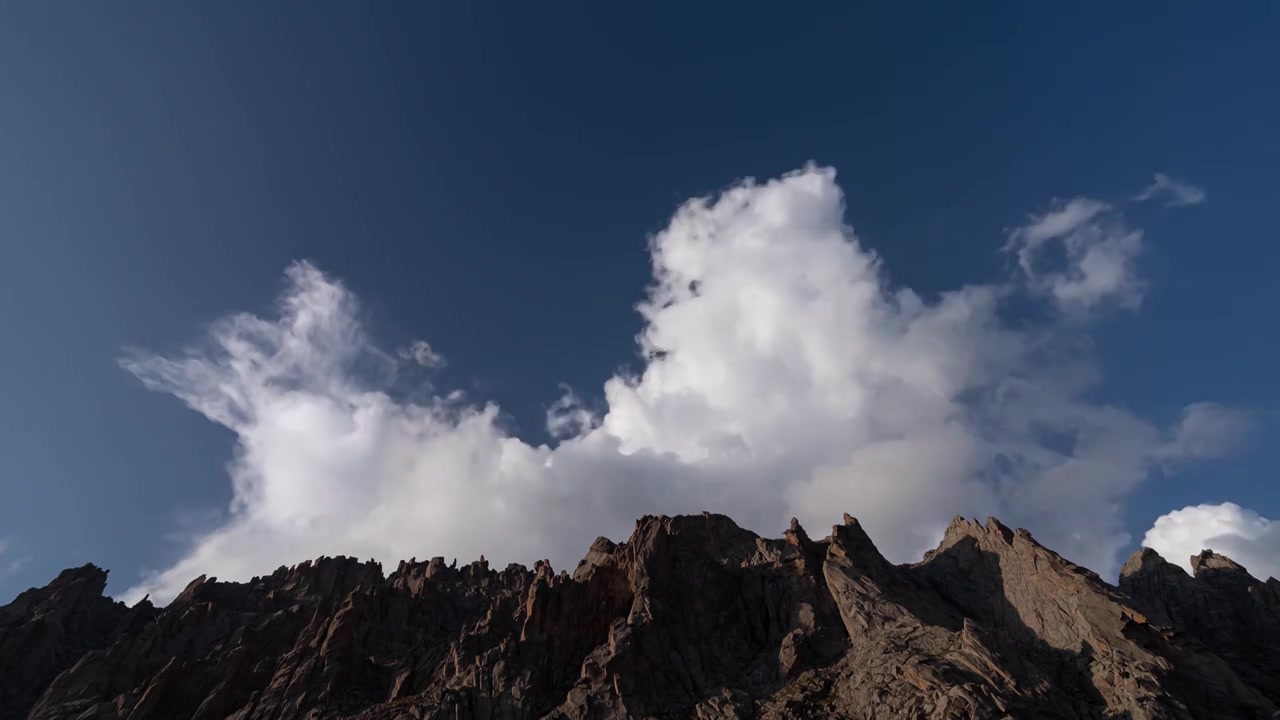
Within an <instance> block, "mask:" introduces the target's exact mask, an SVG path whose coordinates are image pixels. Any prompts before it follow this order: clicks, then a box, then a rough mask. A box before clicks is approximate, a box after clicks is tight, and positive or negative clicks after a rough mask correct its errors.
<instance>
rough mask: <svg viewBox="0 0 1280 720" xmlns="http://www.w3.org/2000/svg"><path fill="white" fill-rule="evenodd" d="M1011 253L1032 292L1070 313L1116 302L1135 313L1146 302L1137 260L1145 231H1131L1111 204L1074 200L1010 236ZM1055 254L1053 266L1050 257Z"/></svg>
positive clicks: (1009, 248)
mask: <svg viewBox="0 0 1280 720" xmlns="http://www.w3.org/2000/svg"><path fill="white" fill-rule="evenodd" d="M1005 250H1006V251H1007V252H1013V253H1015V254H1016V255H1017V258H1018V267H1019V268H1020V269H1021V270H1022V274H1023V278H1024V279H1025V281H1026V282H1027V284H1028V285H1029V286H1030V287H1031V288H1032V289H1034V290H1036V291H1039V292H1041V293H1043V294H1045V295H1047V296H1048V297H1050V298H1052V299H1053V301H1054V302H1055V303H1057V305H1058V306H1059V307H1060V308H1061V309H1063V310H1065V311H1068V312H1074V313H1080V312H1085V311H1088V310H1092V309H1093V308H1095V307H1097V306H1099V305H1102V304H1104V303H1109V302H1113V303H1115V304H1118V305H1120V306H1121V307H1124V308H1128V309H1136V308H1137V307H1138V306H1139V305H1140V304H1141V302H1142V292H1143V283H1142V281H1141V280H1139V279H1138V271H1137V258H1138V255H1139V254H1140V253H1141V252H1142V232H1141V231H1137V230H1129V229H1128V228H1127V227H1125V225H1124V222H1123V221H1122V219H1121V218H1120V217H1119V215H1118V213H1116V212H1114V210H1113V208H1112V207H1111V206H1110V205H1108V204H1107V203H1104V202H1100V201H1098V200H1092V199H1089V198H1074V199H1072V200H1070V201H1069V202H1066V203H1060V204H1059V205H1058V206H1057V207H1056V208H1054V209H1053V210H1051V211H1049V212H1047V213H1045V214H1043V215H1032V216H1031V217H1030V221H1029V222H1028V224H1027V225H1025V226H1023V227H1020V228H1017V229H1015V230H1014V231H1012V232H1011V233H1009V241H1008V243H1007V244H1006V245H1005ZM1052 250H1057V251H1058V254H1059V255H1061V259H1060V260H1059V261H1058V262H1057V263H1056V264H1055V263H1053V262H1051V259H1050V258H1047V257H1046V256H1051V255H1052V252H1051V251H1052Z"/></svg>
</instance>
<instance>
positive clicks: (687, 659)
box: [0, 514, 1280, 720]
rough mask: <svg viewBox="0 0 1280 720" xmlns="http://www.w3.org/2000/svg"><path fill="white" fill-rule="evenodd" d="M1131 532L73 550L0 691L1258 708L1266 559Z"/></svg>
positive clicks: (3, 694) (771, 711) (355, 705)
mask: <svg viewBox="0 0 1280 720" xmlns="http://www.w3.org/2000/svg"><path fill="white" fill-rule="evenodd" d="M1194 565H1195V569H1196V572H1195V575H1194V577H1193V576H1191V575H1187V574H1186V573H1185V572H1183V571H1182V570H1181V569H1180V568H1178V567H1177V566H1174V565H1170V564H1169V563H1166V562H1165V561H1164V560H1162V559H1161V558H1160V557H1159V556H1158V555H1156V554H1155V553H1153V552H1152V551H1150V550H1142V551H1140V552H1138V553H1135V554H1134V556H1133V557H1132V558H1130V560H1129V562H1128V563H1126V565H1125V568H1124V573H1123V576H1122V578H1121V582H1120V587H1119V588H1117V587H1114V586H1112V585H1110V584H1108V583H1106V582H1104V581H1103V580H1101V579H1100V578H1099V577H1098V576H1097V575H1095V574H1094V573H1092V572H1090V571H1088V570H1086V569H1084V568H1081V567H1078V566H1076V565H1073V564H1072V563H1070V562H1068V561H1067V560H1064V559H1063V558H1061V557H1059V556H1058V555H1057V554H1056V553H1054V552H1052V551H1051V550H1049V549H1047V548H1045V547H1043V546H1041V545H1040V544H1039V543H1037V542H1036V541H1035V540H1034V539H1033V538H1032V537H1031V535H1030V534H1029V533H1027V532H1026V531H1024V530H1016V531H1015V530H1010V529H1009V528H1007V527H1005V526H1003V525H1001V524H1000V523H999V522H998V521H996V520H994V519H990V520H988V521H987V522H986V523H978V522H973V521H968V520H965V519H963V518H956V520H954V521H953V522H952V523H951V525H950V527H949V528H948V529H947V532H946V536H945V537H944V539H943V541H942V543H941V545H940V546H939V547H938V548H937V549H936V550H933V551H931V552H929V553H928V554H927V555H926V556H925V558H924V560H923V561H921V562H919V563H916V564H913V565H893V564H891V563H889V562H888V561H886V560H885V559H884V557H883V556H881V555H880V553H879V552H878V551H877V550H876V548H875V545H874V544H873V543H872V541H871V540H870V538H868V537H867V535H866V533H865V532H864V531H863V529H862V527H861V525H860V524H859V523H858V521H857V520H854V519H853V518H851V517H848V516H845V522H844V524H842V525H838V526H836V527H835V528H834V529H833V531H832V533H831V535H830V536H829V537H827V538H825V539H822V540H813V539H811V538H810V537H809V536H808V535H807V534H806V533H805V531H804V530H803V529H802V528H801V527H800V526H799V525H798V524H796V523H795V522H794V521H793V522H792V526H791V529H790V530H788V531H787V532H786V533H785V536H784V538H783V539H781V540H770V539H764V538H760V537H758V536H756V535H755V534H754V533H751V532H749V531H746V530H743V529H742V528H740V527H738V526H737V525H735V524H734V523H733V521H732V520H730V519H729V518H727V517H724V516H722V515H712V514H703V515H701V516H681V517H674V518H669V517H645V518H642V519H641V520H639V521H638V522H637V523H636V529H635V532H634V533H633V534H632V536H631V538H630V539H629V540H627V542H625V543H621V544H616V543H614V542H611V541H609V540H607V539H605V538H600V539H599V540H597V541H596V542H595V543H594V544H593V545H592V546H591V549H590V550H589V552H588V553H587V556H586V558H585V559H584V560H583V561H582V562H581V563H580V564H579V565H578V567H577V568H576V569H575V570H574V572H573V574H572V575H569V574H568V573H565V572H560V573H559V574H556V573H555V572H553V571H552V569H551V567H550V566H549V565H547V564H546V563H538V564H536V565H535V566H534V568H533V569H532V570H529V569H526V568H524V567H522V566H518V565H512V566H509V567H507V568H506V569H505V570H501V571H499V570H494V569H491V568H490V567H489V566H488V564H487V563H485V562H484V560H483V559H481V560H480V561H479V562H474V563H471V564H470V565H466V566H463V567H460V568H459V567H456V566H455V565H446V564H445V562H444V560H443V559H442V558H435V559H433V560H431V561H430V562H426V563H418V562H412V561H411V562H407V563H405V562H402V563H400V566H399V567H398V568H396V570H395V572H393V573H391V574H390V575H389V576H385V575H384V574H383V571H382V567H381V566H380V565H379V564H377V563H374V562H365V563H362V562H358V561H356V560H354V559H349V558H342V557H339V558H320V559H319V560H315V561H313V562H304V563H302V564H301V565H297V566H295V567H292V568H281V569H279V570H277V571H276V572H275V573H274V574H272V575H270V576H267V577H261V578H255V579H254V580H252V581H250V582H248V583H227V582H218V581H217V580H215V579H213V578H204V577H201V578H198V579H196V580H195V581H193V582H192V583H191V584H190V586H188V587H187V589H186V590H185V591H183V592H182V594H181V595H180V596H179V597H178V598H176V599H175V600H174V601H173V602H172V603H170V604H169V606H168V607H166V608H163V609H160V610H157V609H156V608H154V607H152V606H151V605H150V603H147V602H146V601H144V602H142V603H140V604H139V605H137V606H135V607H132V608H128V607H125V606H124V605H123V604H120V603H115V602H113V601H111V600H109V599H106V598H104V597H102V590H103V588H104V587H105V583H106V573H105V572H104V571H103V570H100V569H98V568H96V567H94V566H92V565H86V566H85V567H82V568H78V569H72V570H67V571H65V572H63V573H62V574H61V575H59V576H58V578H57V579H56V580H54V581H53V582H52V583H50V584H49V585H48V586H47V587H45V588H41V589H33V590H29V591H27V592H25V593H23V594H22V595H20V596H19V597H18V598H17V599H16V600H15V601H14V602H13V603H11V604H10V605H8V606H5V607H3V608H0V717H3V718H33V719H37V718H38V719H40V720H53V719H55V718H56V719H58V720H125V719H129V720H143V719H157V718H184V719H185V718H197V719H198V720H210V719H212V718H218V719H221V718H234V719H235V720H268V719H270V720H294V719H298V718H308V719H319V718H358V719H361V720H406V719H409V718H416V719H419V720H421V719H427V718H429V719H432V720H437V719H438V720H443V719H444V718H450V719H452V720H459V719H463V718H467V719H472V718H474V719H477V720H479V719H487V720H503V719H508V718H548V719H555V720H582V719H586V718H698V719H700V720H712V719H716V720H740V719H745V718H777V719H782V718H874V719H880V718H1117V719H1120V718H1125V719H1129V720H1138V719H1144V718H1272V717H1273V715H1274V714H1275V713H1276V712H1277V710H1278V709H1280V708H1278V707H1277V705H1280V654H1278V653H1277V648H1278V647H1280V584H1278V583H1277V582H1276V581H1275V580H1274V579H1272V580H1269V581H1267V582H1265V583H1263V582H1259V581H1257V580H1255V579H1254V578H1252V577H1250V576H1249V575H1248V573H1246V572H1245V571H1244V569H1243V568H1241V567H1239V566H1238V565H1236V564H1235V563H1233V562H1231V561H1230V560H1228V559H1226V558H1223V557H1221V556H1218V555H1214V554H1213V553H1209V552H1206V553H1203V554H1201V555H1200V556H1199V557H1197V558H1195V559H1194Z"/></svg>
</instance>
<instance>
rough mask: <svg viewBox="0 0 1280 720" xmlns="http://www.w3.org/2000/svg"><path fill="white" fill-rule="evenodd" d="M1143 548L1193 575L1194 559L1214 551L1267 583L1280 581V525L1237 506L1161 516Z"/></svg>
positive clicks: (1193, 508) (1223, 505)
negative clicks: (1272, 578)
mask: <svg viewBox="0 0 1280 720" xmlns="http://www.w3.org/2000/svg"><path fill="white" fill-rule="evenodd" d="M1142 544H1143V545H1144V546H1146V547H1149V548H1151V549H1152V550H1155V551H1156V552H1158V553H1160V555H1161V557H1163V558H1164V559H1166V560H1168V561H1169V562H1172V563H1177V564H1178V565H1181V566H1182V567H1183V568H1185V569H1186V570H1187V572H1191V557H1192V556H1194V555H1199V554H1200V551H1201V550H1213V551H1214V552H1216V553H1218V554H1220V555H1226V556H1227V557H1229V558H1231V559H1232V560H1235V561H1236V562H1237V563H1239V564H1241V565H1243V566H1244V567H1245V568H1246V569H1247V570H1248V571H1249V573H1250V574H1251V575H1253V576H1254V577H1256V578H1258V579H1260V580H1265V579H1266V578H1268V577H1280V522H1278V521H1275V520H1268V519H1267V518H1265V517H1262V516H1261V515H1259V514H1258V513H1256V512H1254V511H1252V510H1249V509H1246V508H1242V507H1240V506H1239V505H1236V504H1235V503H1229V502H1228V503H1221V504H1219V505H1189V506H1187V507H1184V508H1182V509H1181V510H1174V511H1173V512H1170V513H1167V514H1165V515H1161V516H1160V517H1158V518H1156V521H1155V524H1154V525H1152V526H1151V529H1150V530H1148V531H1147V534H1146V536H1145V537H1143V539H1142Z"/></svg>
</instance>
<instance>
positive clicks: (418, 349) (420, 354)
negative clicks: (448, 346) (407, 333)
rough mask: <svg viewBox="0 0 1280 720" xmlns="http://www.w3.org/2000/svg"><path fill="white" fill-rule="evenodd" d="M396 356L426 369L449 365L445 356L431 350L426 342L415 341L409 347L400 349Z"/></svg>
mask: <svg viewBox="0 0 1280 720" xmlns="http://www.w3.org/2000/svg"><path fill="white" fill-rule="evenodd" d="M396 355H397V356H398V357H399V358H400V359H401V360H411V361H413V362H415V363H417V364H418V365H421V366H422V367H424V368H429V369H437V368H442V367H444V366H445V365H447V364H448V363H447V362H446V361H445V359H444V356H443V355H441V354H440V353H438V352H436V351H435V350H433V349H432V348H431V344H430V343H428V342H427V341H426V340H414V341H413V342H412V343H410V344H409V346H408V347H403V348H400V351H399V352H398V353H396Z"/></svg>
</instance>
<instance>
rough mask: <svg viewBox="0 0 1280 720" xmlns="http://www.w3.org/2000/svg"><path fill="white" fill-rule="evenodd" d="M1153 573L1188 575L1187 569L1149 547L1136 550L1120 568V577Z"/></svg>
mask: <svg viewBox="0 0 1280 720" xmlns="http://www.w3.org/2000/svg"><path fill="white" fill-rule="evenodd" d="M1151 573H1161V574H1164V573H1173V574H1175V575H1177V574H1182V575H1186V574H1187V571H1186V570H1183V569H1182V568H1181V567H1180V566H1178V565H1174V564H1173V563H1171V562H1169V561H1168V560H1165V559H1164V557H1163V556H1162V555H1160V553H1158V552H1156V551H1155V550H1153V549H1152V548H1149V547H1141V548H1138V549H1137V550H1134V551H1133V553H1132V554H1131V555H1129V559H1127V560H1125V562H1124V565H1123V566H1121V568H1120V579H1121V580H1124V579H1126V578H1132V577H1137V576H1139V575H1146V574H1151ZM1188 577H1189V576H1188Z"/></svg>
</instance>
